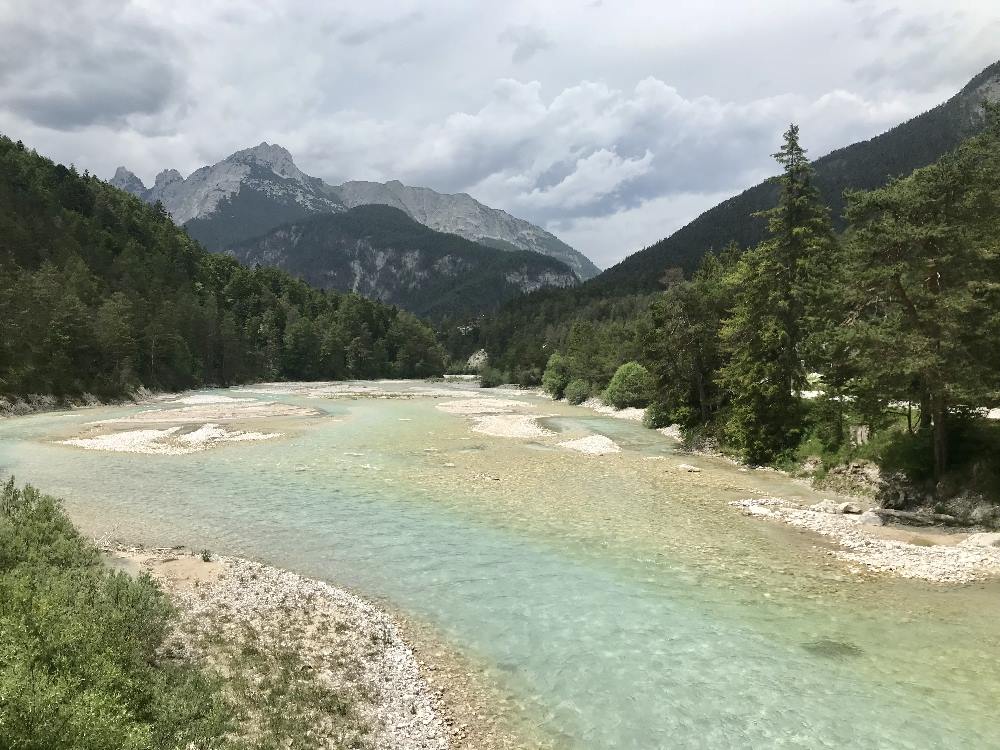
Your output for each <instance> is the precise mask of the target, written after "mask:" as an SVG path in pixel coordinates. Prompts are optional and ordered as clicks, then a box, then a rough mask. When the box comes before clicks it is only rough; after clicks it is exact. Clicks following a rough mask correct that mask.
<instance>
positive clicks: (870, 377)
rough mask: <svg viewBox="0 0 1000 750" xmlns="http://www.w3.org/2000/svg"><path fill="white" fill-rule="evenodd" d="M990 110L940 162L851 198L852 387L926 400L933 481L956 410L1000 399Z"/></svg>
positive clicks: (995, 136) (999, 120)
mask: <svg viewBox="0 0 1000 750" xmlns="http://www.w3.org/2000/svg"><path fill="white" fill-rule="evenodd" d="M988 118H989V119H988V123H987V128H986V130H985V132H984V133H983V134H982V135H980V136H977V137H976V138H973V139H971V140H969V141H967V142H966V143H964V144H963V145H962V146H960V147H959V148H958V150H956V151H955V152H953V153H951V154H948V155H946V156H945V157H944V158H942V159H941V160H940V161H938V162H937V163H935V164H932V165H931V166H929V167H925V168H923V169H919V170H917V171H916V172H914V173H913V174H912V175H910V176H909V177H906V178H904V179H901V180H897V181H895V182H893V183H891V184H890V185H888V186H887V187H885V188H882V189H880V190H873V191H871V192H866V193H854V194H852V195H850V196H849V201H848V219H849V220H850V222H851V226H852V242H851V244H850V253H849V255H848V259H849V262H850V268H849V273H848V274H847V279H848V280H849V281H850V284H849V285H848V286H847V287H845V290H846V291H847V293H848V294H849V295H850V296H851V303H852V307H853V309H852V311H851V316H850V318H849V320H848V323H849V325H848V326H847V327H846V329H845V331H846V336H847V340H848V341H849V343H850V344H851V345H852V346H853V351H854V357H855V359H856V360H857V361H858V362H859V364H860V365H861V367H862V370H863V376H859V377H856V378H855V379H854V381H853V383H852V388H853V390H854V393H855V396H856V398H857V399H858V400H862V401H863V400H865V399H869V400H871V399H872V398H873V397H872V394H873V393H875V394H877V395H878V396H879V397H881V398H882V399H896V400H905V401H909V400H917V401H919V402H920V403H921V404H922V410H921V411H922V414H921V417H922V419H921V422H922V423H923V424H924V425H928V422H929V423H930V424H929V426H930V429H931V430H932V435H933V441H932V442H933V446H934V449H933V467H934V475H935V477H937V478H940V477H941V475H942V474H943V473H944V472H945V470H946V469H947V467H948V461H949V455H948V454H949V422H950V417H949V415H950V413H951V412H952V411H954V410H955V409H965V410H968V409H969V408H975V407H984V406H991V405H993V404H995V403H996V401H997V400H998V398H1000V353H998V348H997V346H996V341H997V340H1000V243H998V240H997V237H1000V112H998V111H997V110H996V109H995V108H990V109H989V111H988ZM928 416H929V417H930V420H928V419H927V417H928Z"/></svg>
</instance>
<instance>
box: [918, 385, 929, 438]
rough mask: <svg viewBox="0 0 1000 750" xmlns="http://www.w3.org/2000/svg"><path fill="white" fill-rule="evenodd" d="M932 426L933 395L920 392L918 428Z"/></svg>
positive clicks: (925, 428) (924, 428) (922, 428)
mask: <svg viewBox="0 0 1000 750" xmlns="http://www.w3.org/2000/svg"><path fill="white" fill-rule="evenodd" d="M930 426H931V396H930V394H929V393H927V392H924V393H921V394H920V423H919V425H918V427H917V429H918V430H927V429H929V428H930Z"/></svg>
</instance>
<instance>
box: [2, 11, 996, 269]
mask: <svg viewBox="0 0 1000 750" xmlns="http://www.w3.org/2000/svg"><path fill="white" fill-rule="evenodd" d="M998 39H1000V4H998V3H997V2H996V1H995V0H950V1H932V0H905V1H904V0H899V1H898V2H883V1H882V0H809V1H808V2H807V1H806V0H701V2H697V3H691V2H673V1H671V0H629V1H628V2H625V1H619V0H592V1H591V0H587V1H584V2H567V1H566V0H549V1H548V2H519V1H518V0H508V1H506V2H502V3H498V2H473V1H472V0H454V1H453V2H449V1H438V0H420V1H419V2H417V1H414V2H409V1H408V0H394V1H393V2H382V1H381V0H367V1H366V2H364V3H357V2H352V3H344V2H336V1H333V2H318V1H317V0H284V1H282V2H279V1H278V0H255V2H252V3H248V2H241V3H237V2H222V1H221V0H171V1H170V2H162V1H161V0H0V132H2V133H4V134H6V135H8V136H10V137H12V138H15V139H21V140H23V141H24V142H25V143H26V144H27V145H29V146H31V147H34V148H36V149H37V150H38V151H39V152H40V153H43V154H45V155H46V156H49V157H51V158H53V159H55V160H57V161H61V162H63V163H73V164H75V165H76V166H77V167H78V168H79V169H81V170H83V169H89V170H90V171H91V172H93V173H95V174H97V175H99V176H101V177H104V178H109V177H110V176H111V175H112V174H113V173H114V170H115V168H116V167H117V166H119V165H126V166H127V167H129V168H130V169H131V170H132V171H134V172H135V173H136V174H138V175H139V176H140V177H141V178H142V179H143V180H144V181H145V182H146V183H147V185H149V184H151V183H152V180H153V177H154V176H155V175H156V173H158V172H159V171H160V170H162V169H164V168H176V169H178V170H180V171H181V173H182V174H184V175H187V174H189V173H190V172H191V171H193V170H194V169H196V168H198V167H200V166H202V165H205V164H213V163H215V162H217V161H220V160H221V159H223V158H225V157H226V156H228V155H229V154H230V153H232V152H234V151H236V150H238V149H241V148H246V147H248V146H253V145H256V144H258V143H260V142H262V141H267V142H269V143H279V144H281V145H282V146H285V147H286V148H288V149H289V150H290V151H291V152H292V154H293V155H294V157H295V161H296V163H297V165H298V166H299V167H300V168H301V169H302V170H303V171H305V172H306V173H308V174H311V175H315V176H317V177H322V178H323V179H325V180H327V181H328V182H331V183H334V184H336V183H339V182H342V181H344V180H348V179H355V180H357V179H367V180H378V181H384V180H390V179H398V180H401V181H402V182H404V183H406V184H409V185H422V186H427V187H431V188H434V189H435V190H439V191H442V192H467V193H469V194H470V195H472V196H473V197H475V198H477V199H479V200H480V201H482V202H483V203H486V204H487V205H490V206H493V207H496V208H503V209H505V210H507V211H509V212H510V213H512V214H514V215H515V216H520V217H522V218H525V219H528V220H529V221H533V222H535V223H537V224H539V225H541V226H544V227H545V228H547V229H548V230H550V231H552V232H554V233H555V234H556V235H558V236H559V237H560V238H561V239H563V240H564V241H566V242H568V243H569V244H571V245H573V246H574V247H576V248H577V249H578V250H580V251H582V252H583V253H585V254H586V255H588V256H589V257H590V258H591V259H592V260H593V261H594V262H595V263H597V265H599V266H601V267H608V266H611V265H613V264H614V263H616V262H617V261H619V260H621V259H622V258H623V257H625V256H626V255H628V254H631V253H633V252H635V251H637V250H640V249H642V248H643V247H645V246H648V245H650V244H652V243H654V242H656V241H657V240H659V239H662V238H663V237H665V236H667V235H669V234H670V233H671V232H673V231H674V230H675V229H677V228H679V227H680V226H683V225H684V224H686V223H687V222H688V221H690V220H691V219H693V218H694V217H695V216H697V215H698V214H699V213H701V212H702V211H704V210H705V209H707V208H710V207H711V206H713V205H715V204H716V203H718V202H719V201H721V200H723V199H725V198H727V197H729V196H730V195H733V194H735V193H738V192H740V191H741V190H743V189H745V188H747V187H749V186H751V185H753V184H756V183H757V182H759V181H760V180H761V179H763V178H765V177H767V176H769V175H770V174H773V173H774V171H775V166H774V162H773V160H772V159H771V157H770V154H772V153H773V152H774V150H775V149H776V147H777V145H778V144H779V143H780V137H781V133H782V131H783V130H784V129H785V128H786V127H787V125H788V123H789V122H791V121H794V122H796V123H798V124H799V125H800V126H801V129H802V140H803V143H804V145H805V146H806V147H807V148H808V149H809V151H810V154H811V155H812V156H813V157H819V156H821V155H823V154H824V153H827V152H828V151H830V150H832V149H834V148H837V147H839V146H843V145H847V144H848V143H852V142H855V141H857V140H861V139H865V138H870V137H872V136H874V135H876V134H878V133H880V132H883V131H885V130H887V129H888V128H890V127H892V126H893V125H895V124H897V123H899V122H902V121H904V120H906V119H908V118H910V117H912V116H914V115H917V114H919V113H921V112H923V111H925V110H927V109H929V108H930V107H932V106H934V105H936V104H938V103H940V102H942V101H944V100H945V99H947V98H948V97H949V96H951V95H952V94H954V93H955V92H957V91H958V90H959V89H960V88H961V87H962V86H963V85H964V84H965V83H966V82H967V81H968V80H969V79H970V78H971V77H972V76H973V75H975V74H976V73H978V72H979V71H980V70H982V69H983V68H984V67H986V66H987V65H989V64H991V63H992V62H995V61H996V60H997V59H998V58H1000V44H998V43H997V40H998Z"/></svg>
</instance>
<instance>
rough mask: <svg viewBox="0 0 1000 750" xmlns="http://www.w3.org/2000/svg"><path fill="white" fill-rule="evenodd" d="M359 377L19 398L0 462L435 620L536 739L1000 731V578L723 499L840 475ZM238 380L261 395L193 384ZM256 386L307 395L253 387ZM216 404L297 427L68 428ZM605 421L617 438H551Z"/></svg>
mask: <svg viewBox="0 0 1000 750" xmlns="http://www.w3.org/2000/svg"><path fill="white" fill-rule="evenodd" d="M354 385H355V386H357V389H356V391H353V392H352V391H351V390H350V389H349V388H348V389H346V390H345V389H343V388H341V387H334V388H331V389H327V390H323V389H322V388H318V387H313V386H307V385H299V386H294V385H293V386H280V385H279V386H265V387H260V388H257V389H255V390H254V389H242V390H241V389H235V390H230V391H203V392H200V393H198V394H193V398H192V395H189V396H188V400H187V401H186V402H184V401H177V400H175V401H162V402H159V403H154V404H152V405H150V404H146V405H140V406H132V407H100V408H93V409H79V410H73V411H67V412H54V413H47V414H39V415H34V416H29V417H19V418H13V419H7V420H0V473H13V474H15V475H16V477H17V479H18V481H19V482H24V481H27V482H31V483H33V484H36V485H37V486H38V487H40V488H41V489H43V490H44V491H46V492H49V493H51V494H55V495H59V496H60V497H62V498H64V499H65V500H66V504H67V510H68V511H69V512H70V514H71V515H72V516H73V518H74V520H76V521H77V522H78V523H79V524H80V525H81V526H82V527H83V528H85V529H86V530H87V531H88V532H89V533H92V534H94V535H97V536H107V537H113V538H116V539H120V540H125V541H134V542H141V543H148V544H156V545H172V544H185V545H188V546H190V547H192V548H194V549H202V548H209V549H211V550H213V551H218V552H222V553H228V554H237V555H243V556H247V557H251V558H255V559H260V560H262V561H265V562H268V563H272V564H275V565H278V566H280V567H284V568H288V569H291V570H294V571H296V572H300V573H303V574H306V575H310V576H313V577H317V578H322V579H325V580H328V581H330V582H332V583H334V584H337V585H342V586H346V587H348V588H351V589H352V590H354V591H357V592H358V593H360V594H362V595H363V596H366V597H368V598H370V599H372V600H374V601H376V602H379V603H382V604H384V605H385V606H387V607H388V608H389V609H391V610H393V611H396V612H398V613H400V614H401V615H403V616H404V617H407V618H413V619H414V620H415V621H419V622H421V623H425V624H426V625H427V627H429V628H431V629H433V631H434V632H435V633H436V634H437V635H438V636H439V637H440V639H441V641H442V642H444V643H446V644H448V646H449V647H450V648H452V649H454V650H455V651H456V652H457V653H459V654H462V655H463V657H465V658H467V659H469V661H470V663H475V664H478V665H481V669H482V670H483V679H485V680H487V681H489V683H490V684H491V685H492V686H493V687H494V688H495V689H496V690H498V691H500V692H501V693H503V694H504V695H505V696H509V698H510V701H511V703H512V705H513V706H514V707H515V713H516V719H517V721H518V722H519V724H520V725H521V726H522V727H523V728H524V729H525V735H524V736H525V737H526V738H528V737H530V739H525V744H538V745H542V746H546V747H553V748H596V749H603V748H775V747H781V748H838V749H839V748H859V749H863V748H871V749H872V750H876V749H878V750H887V749H891V748H900V749H904V748H905V749H908V750H916V749H921V750H922V749H924V748H926V749H928V750H930V749H931V748H935V749H936V748H998V747H1000V729H998V727H997V723H996V719H995V709H996V706H997V705H998V702H1000V628H997V623H998V622H1000V596H998V594H1000V588H998V586H997V584H996V583H992V582H991V583H984V584H974V585H966V586H941V585H933V584H926V583H920V582H913V581H904V580H900V579H894V578H891V577H888V576H884V575H873V574H870V573H867V572H865V571H863V570H860V569H858V568H857V567H856V566H852V565H851V564H849V563H846V562H843V561H841V560H838V559H836V558H834V557H833V556H831V554H830V549H831V547H830V544H829V542H826V541H824V540H822V539H821V538H819V537H816V536H814V535H812V534H809V533H806V532H802V531H797V530H793V529H789V528H785V527H782V526H779V525H777V524H774V523H770V522H767V521H762V520H758V519H753V518H747V517H745V516H743V515H741V514H740V513H739V512H738V511H737V510H736V509H735V508H733V507H731V506H730V505H729V504H728V503H729V501H732V500H736V499H739V498H745V497H751V496H761V495H781V496H785V497H792V496H797V497H804V498H806V499H810V500H811V499H812V498H816V499H821V498H822V497H825V495H821V494H817V493H815V492H812V491H811V490H808V489H806V488H804V487H803V486H801V485H799V484H797V483H794V482H793V481H791V480H789V479H787V478H785V477H782V476H780V475H777V474H774V473H766V472H747V471H741V470H740V469H739V468H737V467H735V466H732V465H730V464H728V463H726V462H724V461H721V460H714V459H709V458H693V457H691V456H683V455H679V454H678V453H677V452H676V444H675V443H674V441H673V440H671V439H670V438H669V437H666V436H663V435H660V434H658V433H657V432H655V431H652V430H647V429H645V428H643V427H642V426H641V425H639V424H636V423H631V422H626V421H623V420H619V419H614V418H611V417H606V416H598V415H595V414H594V412H591V411H588V410H585V409H583V408H579V407H571V406H568V405H566V404H564V403H553V402H551V401H549V400H547V399H544V398H541V397H539V396H535V395H532V394H524V393H514V392H489V391H484V390H480V389H478V388H476V387H475V386H473V385H471V384H462V383H458V384H454V383H452V384H440V383H434V384H427V383H398V382H397V383H389V382H382V383H371V384H354ZM480 398H492V399H498V400H501V401H502V400H505V399H506V400H516V401H518V402H521V405H519V406H516V407H507V411H506V412H504V410H503V409H502V408H501V409H500V412H501V413H511V412H513V413H515V414H517V415H522V416H523V415H527V416H532V415H533V416H535V417H537V419H536V420H535V421H534V422H532V423H531V424H532V425H536V426H537V427H538V428H539V429H538V430H537V434H529V433H524V436H522V437H505V436H501V435H496V434H494V435H491V434H483V433H481V432H476V431H474V430H473V427H475V426H476V424H477V422H476V418H475V416H474V415H470V414H466V413H463V410H462V409H461V408H458V409H456V408H451V409H449V408H447V405H448V404H450V403H453V402H455V401H459V402H461V401H463V400H469V399H480ZM226 399H252V401H239V402H233V404H234V413H233V414H221V416H220V414H212V413H211V410H210V409H209V410H208V411H202V412H199V411H198V410H197V409H191V405H192V404H194V405H199V404H201V405H204V406H205V408H206V409H208V407H210V406H211V405H213V404H216V403H228V402H227V401H225V400H226ZM260 402H268V403H279V404H284V405H289V406H295V407H301V408H302V409H303V410H310V413H306V412H305V411H303V413H300V414H294V413H293V414H291V415H289V414H287V413H286V414H283V415H280V416H270V417H269V416H266V415H265V412H254V413H253V414H252V415H251V416H249V417H246V418H242V417H240V416H239V409H238V408H237V407H236V406H235V404H237V403H238V404H254V405H258V406H259V405H260ZM185 404H186V405H185ZM442 405H446V407H445V408H442ZM184 409H188V410H189V412H190V414H191V417H190V419H188V418H187V417H186V416H184V415H185V414H186V413H188V412H183V410H184ZM158 411H163V412H165V413H166V412H173V411H176V414H167V415H166V416H167V417H171V419H170V420H169V421H164V422H162V423H160V422H157V421H155V420H156V419H157V418H158V417H157V415H156V414H153V416H152V417H150V416H149V414H148V413H149V412H158ZM136 415H144V416H142V417H140V419H142V420H143V421H141V422H138V423H131V422H129V421H112V422H106V420H122V419H124V420H128V419H131V418H134V417H136ZM178 415H180V416H178ZM185 420H187V421H185ZM500 421H503V419H501V420H500ZM101 422H104V424H96V425H95V424H94V423H101ZM208 423H211V424H222V425H224V426H226V427H227V428H230V429H234V430H235V429H240V430H247V431H258V432H261V433H265V434H278V436H277V437H272V438H269V439H261V440H254V441H249V440H248V441H243V442H228V443H219V444H217V445H215V446H214V447H211V448H210V449H207V450H203V451H193V452H182V453H170V452H164V453H152V454H149V453H133V452H114V451H109V450H87V449H84V448H82V447H80V446H79V445H67V444H63V443H61V442H60V441H62V440H66V439H71V438H76V437H80V436H81V435H82V436H93V435H95V434H108V433H114V432H116V431H127V430H145V429H153V428H156V429H168V428H167V427H165V425H172V426H174V427H178V432H177V434H183V433H184V432H190V431H194V430H198V429H204V425H205V424H208ZM481 426H482V425H481ZM169 429H172V427H171V428H169ZM492 431H494V432H495V431H496V430H492ZM515 433H516V430H515ZM593 435H603V436H605V437H607V438H610V440H612V441H614V443H615V444H617V445H618V446H619V447H620V449H621V450H620V452H617V453H611V454H607V455H588V454H585V453H580V452H577V451H574V450H571V449H570V448H567V447H565V446H562V445H560V443H562V442H565V441H568V440H573V439H577V438H581V437H587V436H593ZM682 463H687V464H694V465H695V466H696V467H697V468H699V469H700V471H699V472H691V471H687V470H685V469H683V468H682V467H681V466H680V465H681V464H682ZM529 730H530V731H529Z"/></svg>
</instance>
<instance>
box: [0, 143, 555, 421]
mask: <svg viewBox="0 0 1000 750" xmlns="http://www.w3.org/2000/svg"><path fill="white" fill-rule="evenodd" d="M118 179H119V182H128V175H126V174H122V173H120V174H119V175H118ZM544 260H546V261H549V259H548V258H545V259H544ZM551 262H552V263H555V261H551ZM565 273H567V274H568V273H569V272H568V270H567V271H565ZM443 371H444V353H443V351H442V349H441V346H440V344H439V343H438V342H437V340H436V337H435V335H434V333H433V331H432V330H431V329H430V328H429V327H428V326H427V325H426V324H424V323H423V322H421V321H419V320H417V318H416V317H415V316H413V315H411V314H409V313H407V312H405V311H402V310H399V309H398V308H395V307H391V306H388V305H383V304H380V303H379V302H377V301H372V300H369V299H364V298H363V297H359V296H357V295H353V294H338V293H336V292H333V291H325V290H320V289H313V288H311V287H309V286H308V285H307V284H305V283H304V282H302V281H301V280H299V279H295V278H292V276H291V275H290V274H287V273H285V272H283V271H281V270H278V269H274V268H246V267H245V266H242V265H240V264H239V263H237V262H236V261H235V260H233V259H232V258H230V257H227V256H225V255H221V254H218V253H208V252H205V250H204V249H203V248H202V247H200V246H199V245H198V243H196V242H194V241H193V240H192V239H191V237H190V236H189V235H188V234H187V232H185V231H184V230H183V229H181V228H180V227H178V226H177V225H176V224H175V223H174V222H173V221H171V220H170V218H169V217H167V216H165V215H164V214H163V213H162V212H160V211H157V210H155V209H154V208H153V207H151V206H149V205H147V204H146V203H144V202H142V201H141V200H138V199H137V198H135V197H133V196H132V195H129V194H127V193H125V192H123V191H122V190H117V189H115V188H114V187H112V186H110V185H108V184H107V183H105V182H103V181H101V180H98V179H97V178H96V177H93V176H92V175H89V174H87V173H84V174H82V175H81V174H79V173H78V172H77V171H76V170H75V169H74V168H72V167H69V168H67V167H65V166H63V165H61V164H54V163H53V162H51V161H49V160H48V159H46V158H44V157H42V156H40V155H38V154H37V153H35V152H34V151H32V150H30V149H28V148H27V147H26V146H24V144H22V143H21V142H20V141H18V142H14V141H12V140H10V139H9V138H6V137H4V136H2V135H0V403H2V402H3V400H4V399H5V398H10V399H11V400H13V399H17V398H23V397H25V396H27V395H28V394H40V395H45V394H51V395H54V396H57V397H62V396H73V397H78V396H81V395H83V394H95V395H97V396H98V397H102V398H111V397H120V396H123V395H125V394H128V393H130V392H132V391H134V390H135V389H137V388H139V387H140V386H145V387H148V388H153V389H167V390H176V389H184V388H194V387H198V386H202V385H206V384H221V385H224V384H232V383H237V382H245V381H247V380H255V381H260V380H263V379H294V380H303V379H323V380H333V379H341V378H369V377H425V376H429V375H439V374H441V373H442V372H443ZM0 411H2V408H0Z"/></svg>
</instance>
